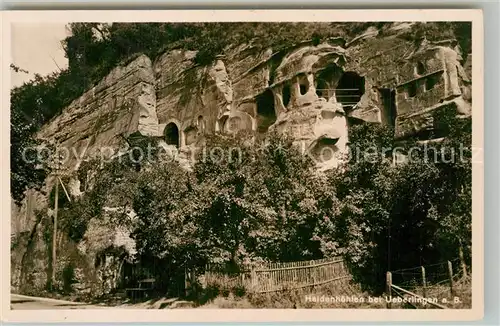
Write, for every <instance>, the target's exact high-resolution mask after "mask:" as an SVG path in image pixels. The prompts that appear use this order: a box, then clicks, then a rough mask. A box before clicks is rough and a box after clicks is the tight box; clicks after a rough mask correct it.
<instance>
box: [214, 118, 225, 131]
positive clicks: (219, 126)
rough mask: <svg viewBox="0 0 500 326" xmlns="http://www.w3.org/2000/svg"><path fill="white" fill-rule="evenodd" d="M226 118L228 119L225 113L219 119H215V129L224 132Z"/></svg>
mask: <svg viewBox="0 0 500 326" xmlns="http://www.w3.org/2000/svg"><path fill="white" fill-rule="evenodd" d="M227 119H228V116H227V115H224V116H222V117H221V118H220V119H219V121H217V123H216V126H215V131H217V132H220V133H225V132H226V122H227Z"/></svg>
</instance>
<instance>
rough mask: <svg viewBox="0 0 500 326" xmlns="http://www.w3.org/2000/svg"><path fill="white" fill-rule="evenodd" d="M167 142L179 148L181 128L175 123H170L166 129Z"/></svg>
mask: <svg viewBox="0 0 500 326" xmlns="http://www.w3.org/2000/svg"><path fill="white" fill-rule="evenodd" d="M164 134H165V142H166V143H167V144H169V145H175V146H176V147H179V145H180V143H179V128H178V127H177V125H176V124H175V123H173V122H170V123H169V124H168V125H167V126H166V127H165V132H164Z"/></svg>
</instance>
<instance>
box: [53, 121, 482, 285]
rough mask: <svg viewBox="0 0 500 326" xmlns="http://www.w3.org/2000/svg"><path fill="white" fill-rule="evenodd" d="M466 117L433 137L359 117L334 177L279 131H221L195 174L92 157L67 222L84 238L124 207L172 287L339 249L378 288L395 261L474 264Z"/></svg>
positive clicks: (142, 250) (141, 251)
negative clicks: (402, 134)
mask: <svg viewBox="0 0 500 326" xmlns="http://www.w3.org/2000/svg"><path fill="white" fill-rule="evenodd" d="M470 122H471V121H470V119H465V120H456V119H451V120H443V123H446V124H447V126H448V127H449V130H448V131H449V133H450V135H452V137H450V138H447V139H445V140H443V141H442V142H437V143H433V144H432V146H431V144H424V143H419V142H417V141H414V140H407V141H406V142H405V143H401V142H399V143H395V142H394V140H393V137H392V130H390V129H388V128H385V127H382V126H379V125H371V124H366V125H359V126H353V127H352V131H351V158H350V160H348V161H347V162H346V164H345V165H344V166H342V167H341V168H339V169H337V170H333V171H330V172H329V173H328V174H327V175H324V174H321V173H317V172H315V170H314V165H313V163H312V162H311V161H310V160H309V158H308V156H304V155H303V154H302V153H300V152H299V151H298V149H297V148H296V147H295V146H293V145H292V143H291V141H290V140H289V139H287V138H286V137H284V136H279V135H274V134H272V135H269V138H268V139H267V140H265V141H264V142H262V143H254V142H252V141H250V140H249V138H248V137H246V136H238V137H232V136H220V135H218V136H213V137H211V138H209V139H208V140H207V146H206V147H205V148H204V149H203V151H201V152H200V153H199V156H198V160H197V163H196V164H195V166H194V170H193V171H186V170H185V169H183V168H181V167H180V166H179V165H178V163H177V162H166V163H165V162H163V163H161V164H158V163H159V162H158V161H155V160H156V158H155V159H154V160H153V161H152V162H144V163H142V164H141V167H140V168H139V169H137V167H136V166H134V165H133V164H130V161H129V160H127V159H124V160H120V161H114V162H111V163H107V164H105V165H104V166H99V164H97V162H87V163H86V164H84V165H82V167H81V169H80V170H81V171H86V172H85V173H83V172H81V173H80V180H82V177H83V176H84V175H86V176H89V175H91V176H92V177H91V181H87V182H85V184H82V187H83V186H84V185H86V186H85V187H86V188H87V190H86V192H85V194H84V195H83V196H82V197H81V198H79V199H78V200H75V201H73V202H72V203H71V204H70V208H69V209H67V210H66V211H65V212H64V213H63V221H66V223H63V227H64V228H66V230H67V232H68V233H69V235H70V237H71V238H72V239H73V240H74V241H76V242H78V241H80V239H81V238H82V237H83V234H84V233H85V227H86V225H87V223H88V222H89V221H90V219H92V218H99V216H103V214H104V210H103V208H104V207H105V206H106V207H121V208H122V209H121V210H118V211H117V213H116V214H118V216H117V218H116V219H115V222H114V223H117V224H126V225H127V227H128V228H130V230H132V236H133V238H134V239H135V240H136V243H137V251H138V256H137V257H138V259H139V260H140V261H142V262H143V264H145V265H146V266H147V267H148V268H150V269H151V270H152V271H153V272H154V273H155V274H156V275H158V277H159V278H161V279H162V280H163V281H164V282H165V283H164V284H170V285H172V284H175V283H176V282H183V280H177V281H176V280H175V278H176V277H177V276H179V275H180V276H182V275H184V274H183V271H184V268H186V267H187V268H196V267H203V266H204V265H205V264H206V263H215V264H221V265H224V266H227V268H229V270H234V271H237V270H238V269H241V268H244V267H245V266H246V267H248V265H250V264H254V263H259V262H262V261H298V260H308V259H316V258H320V257H324V256H332V255H334V256H336V255H343V256H344V258H345V259H346V260H347V262H348V264H349V266H350V268H351V272H352V273H353V275H354V278H355V280H357V281H358V282H359V283H360V284H361V285H362V286H363V287H365V288H366V289H367V290H372V291H375V292H377V291H380V290H382V289H383V285H384V275H385V272H386V271H388V270H394V269H399V268H405V267H414V266H419V265H428V264H433V263H436V262H441V261H443V260H448V259H454V258H456V257H458V251H459V250H460V248H461V249H462V250H463V251H464V252H465V256H466V259H467V260H468V261H470V252H471V194H472V190H471V187H472V183H471V168H472V167H471V158H472V156H471V151H470V143H471V139H470V135H471V130H470ZM145 142H147V140H146V139H142V143H143V146H144V143H145ZM396 152H399V153H404V154H406V155H407V156H406V160H399V161H395V160H394V155H393V154H394V153H396ZM460 153H461V154H460ZM408 155H410V156H408ZM451 155H455V157H453V158H452V157H451ZM89 171H98V173H90V174H89ZM130 209H132V210H133V211H134V212H135V213H136V216H135V217H134V218H130V216H128V217H127V215H126V214H125V212H127V211H129V210H130Z"/></svg>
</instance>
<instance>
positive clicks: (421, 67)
mask: <svg viewBox="0 0 500 326" xmlns="http://www.w3.org/2000/svg"><path fill="white" fill-rule="evenodd" d="M416 70H417V74H419V75H423V74H424V73H425V66H424V64H423V63H422V62H420V61H419V62H418V63H417V67H416Z"/></svg>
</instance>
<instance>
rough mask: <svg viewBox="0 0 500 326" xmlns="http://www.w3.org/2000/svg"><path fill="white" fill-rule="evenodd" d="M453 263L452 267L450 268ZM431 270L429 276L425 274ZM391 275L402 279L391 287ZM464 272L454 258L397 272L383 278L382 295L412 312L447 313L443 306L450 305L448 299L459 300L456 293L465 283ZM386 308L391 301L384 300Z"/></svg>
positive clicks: (458, 292)
mask: <svg viewBox="0 0 500 326" xmlns="http://www.w3.org/2000/svg"><path fill="white" fill-rule="evenodd" d="M453 262H455V264H453ZM431 268H433V272H432V273H429V270H430V269H431ZM393 275H399V276H403V275H406V279H405V278H404V277H403V278H401V277H400V278H399V281H398V285H395V284H394V283H393V282H394V279H393ZM467 278H468V271H467V267H466V266H465V263H463V261H460V260H459V259H458V258H457V259H455V260H453V261H446V262H442V263H437V264H433V265H427V266H418V267H413V268H406V269H400V270H396V271H392V272H387V274H386V295H387V296H388V297H389V298H392V297H400V298H401V299H403V300H404V302H405V304H407V305H408V306H410V307H411V308H414V309H421V308H423V307H424V308H427V307H429V306H432V307H434V308H439V309H448V308H449V306H447V305H446V304H443V300H442V299H446V300H445V301H444V302H450V301H452V297H454V296H460V295H461V294H462V293H460V292H461V290H463V289H460V291H457V290H458V289H459V287H462V285H463V283H464V281H467ZM386 302H387V308H388V309H390V308H391V307H392V301H391V300H386Z"/></svg>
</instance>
